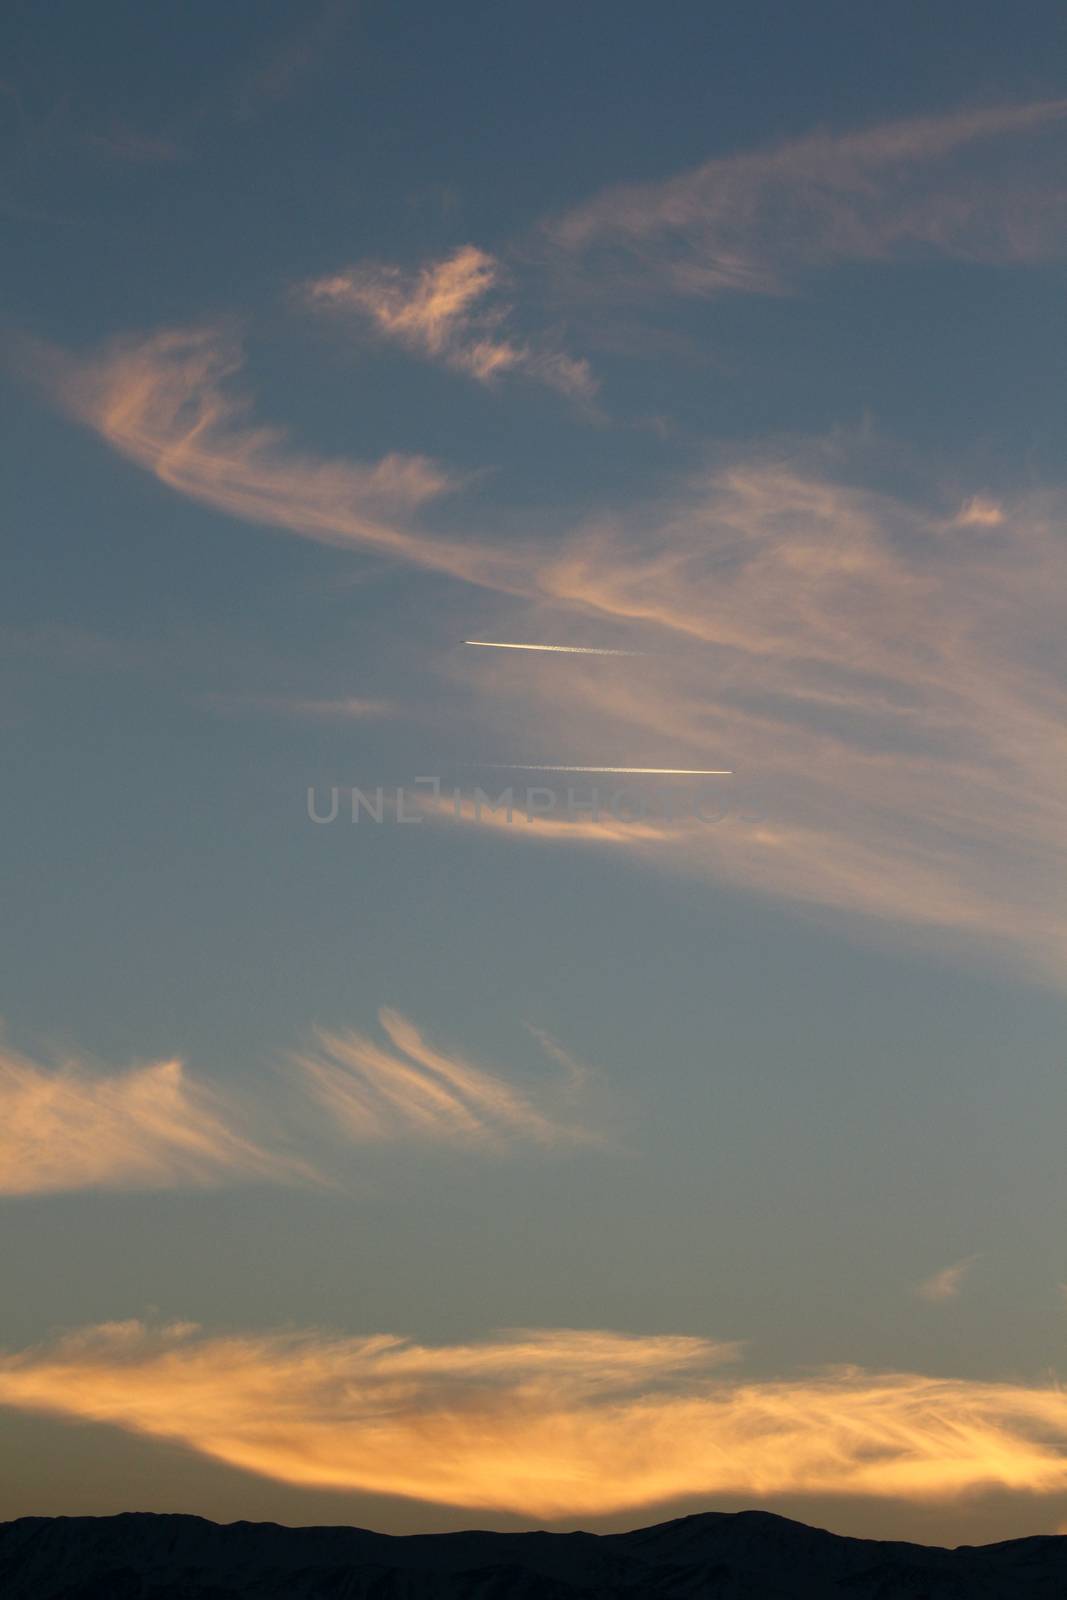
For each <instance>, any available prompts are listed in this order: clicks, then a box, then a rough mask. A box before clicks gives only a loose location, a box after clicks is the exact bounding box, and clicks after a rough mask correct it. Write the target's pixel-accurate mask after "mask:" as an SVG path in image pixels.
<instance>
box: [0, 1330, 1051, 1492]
mask: <svg viewBox="0 0 1067 1600" xmlns="http://www.w3.org/2000/svg"><path fill="white" fill-rule="evenodd" d="M738 1354H739V1348H738V1346H737V1345H735V1344H715V1343H712V1342H710V1341H707V1340H703V1339H695V1338H684V1337H676V1336H656V1337H641V1336H634V1335H626V1334H620V1333H614V1332H607V1331H596V1332H589V1331H579V1330H567V1329H548V1330H545V1329H533V1330H518V1331H514V1332H510V1333H504V1334H501V1335H497V1336H496V1337H494V1338H491V1339H488V1340H485V1341H482V1342H475V1343H469V1344H458V1345H446V1346H426V1345H419V1344H415V1343H412V1342H410V1341H408V1340H405V1339H401V1338H397V1337H394V1336H392V1335H388V1334H379V1335H373V1336H370V1337H367V1338H344V1337H338V1336H329V1335H325V1334H322V1333H318V1332H308V1333H293V1332H289V1333H259V1334H249V1335H238V1336H230V1337H209V1336H205V1335H203V1334H201V1333H199V1332H198V1331H197V1330H196V1329H195V1327H193V1326H192V1325H190V1324H185V1325H177V1326H174V1327H171V1328H164V1329H160V1330H158V1331H153V1330H150V1329H148V1328H145V1327H144V1326H142V1325H141V1324H139V1323H136V1322H133V1323H118V1324H108V1325H105V1326H103V1327H96V1328H90V1329H86V1330H83V1331H81V1332H79V1333H77V1334H74V1335H70V1336H68V1337H67V1338H66V1339H64V1340H60V1341H58V1342H56V1343H54V1344H51V1345H45V1346H39V1347H35V1348H31V1349H29V1350H25V1351H22V1352H20V1353H16V1354H9V1355H5V1356H3V1357H2V1358H0V1404H4V1405H8V1406H13V1407H16V1408H19V1409H22V1410H28V1411H40V1412H47V1413H51V1414H53V1415H58V1416H62V1417H68V1418H71V1419H77V1420H81V1421H93V1422H97V1423H110V1424H112V1425H114V1426H117V1427H120V1428H123V1429H126V1430H128V1431H130V1432H132V1433H136V1434H140V1435H144V1436H148V1437H152V1438H160V1439H166V1440H170V1441H174V1442H179V1443H182V1444H184V1445H186V1446H188V1447H189V1448H191V1449H193V1450H196V1451H199V1452H200V1453H201V1454H203V1455H205V1456H209V1457H212V1458H213V1459H216V1460H219V1461H224V1462H226V1463H228V1464H229V1465H231V1466H234V1467H238V1468H242V1469H244V1470H246V1471H249V1472H254V1473H258V1474H260V1475H262V1476H265V1477H269V1478H273V1479H276V1480H278V1481H281V1482H285V1483H290V1484H295V1485H300V1486H304V1487H318V1488H332V1489H346V1490H358V1491H363V1492H370V1493H376V1494H392V1495H402V1496H407V1497H410V1498H414V1499H418V1500H427V1501H437V1502H441V1503H445V1504H449V1505H454V1506H462V1507H468V1508H475V1507H477V1508H486V1509H493V1510H497V1511H507V1512H513V1513H515V1514H517V1515H522V1516H533V1517H543V1518H552V1517H563V1516H567V1517H571V1516H576V1515H577V1516H589V1515H604V1514H608V1513H611V1512H618V1511H621V1510H631V1509H636V1508H639V1507H645V1506H651V1505H656V1504H658V1503H663V1502H667V1501H671V1500H679V1499H683V1498H689V1497H697V1496H699V1497H702V1498H707V1497H710V1496H716V1495H718V1496H721V1495H726V1494H730V1495H741V1494H743V1495H746V1496H752V1497H755V1498H758V1499H765V1498H767V1497H769V1496H772V1495H780V1494H812V1495H815V1494H842V1495H856V1496H868V1497H882V1496H884V1497H892V1498H896V1499H899V1498H904V1499H911V1500H916V1501H920V1502H929V1501H931V1500H942V1499H945V1500H947V1499H952V1498H957V1497H961V1496H965V1495H968V1494H973V1493H978V1492H982V1491H988V1490H990V1489H994V1488H1001V1489H1008V1490H1013V1491H1016V1492H1020V1493H1023V1494H1030V1495H1033V1496H1039V1495H1042V1494H1052V1493H1055V1492H1062V1491H1063V1489H1064V1488H1065V1487H1067V1448H1065V1441H1067V1396H1065V1395H1063V1394H1062V1393H1061V1392H1060V1391H1059V1390H1058V1389H1057V1388H1055V1387H1054V1386H1048V1387H1044V1386H1039V1385H1031V1384H1026V1383H1021V1382H993V1381H982V1380H975V1379H957V1378H931V1377H926V1376H923V1375H920V1374H914V1373H867V1372H864V1371H862V1370H861V1369H858V1368H855V1367H850V1368H843V1369H834V1370H832V1371H828V1372H825V1373H821V1374H814V1375H806V1376H802V1377H797V1378H783V1379H763V1380H760V1379H754V1380H745V1379H743V1378H739V1377H732V1378H727V1377H724V1376H722V1375H719V1374H717V1373H716V1371H715V1369H716V1368H717V1367H720V1366H721V1365H722V1364H723V1362H725V1361H731V1360H734V1359H736V1357H737V1356H738Z"/></svg>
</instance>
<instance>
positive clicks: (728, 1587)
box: [0, 1511, 1067, 1600]
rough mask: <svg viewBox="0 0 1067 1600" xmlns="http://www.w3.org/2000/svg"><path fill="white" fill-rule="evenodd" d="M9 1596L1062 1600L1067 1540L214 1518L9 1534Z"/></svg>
mask: <svg viewBox="0 0 1067 1600" xmlns="http://www.w3.org/2000/svg"><path fill="white" fill-rule="evenodd" d="M0 1593H2V1594H3V1596H4V1597H5V1600H372V1597H373V1600H697V1597H699V1600H830V1597H832V1596H834V1595H840V1596H842V1597H844V1596H848V1597H850V1600H1053V1597H1055V1600H1063V1596H1064V1595H1067V1538H1057V1537H1051V1536H1035V1537H1032V1538H1027V1539H1012V1540H1009V1541H1008V1542H1007V1543H1004V1544H995V1545H984V1546H972V1545H963V1546H961V1547H960V1548H959V1549H957V1550H946V1549H942V1548H940V1547H936V1546H935V1547H928V1546H925V1545H916V1544H905V1543H895V1542H887V1541H881V1540H874V1539H849V1538H844V1537H841V1536H840V1535H838V1534H833V1533H828V1532H827V1531H826V1530H825V1529H822V1528H810V1527H808V1526H807V1525H806V1524H805V1523H802V1522H793V1521H790V1520H789V1518H787V1517H779V1516H775V1515H774V1514H773V1513H771V1512H767V1511H741V1512H714V1511H710V1512H700V1513H697V1514H695V1515H692V1516H686V1517H677V1518H674V1519H673V1520H671V1521H669V1522H661V1523H657V1524H654V1525H653V1526H651V1527H648V1528H637V1529H634V1530H633V1531H632V1532H630V1533H616V1534H600V1535H597V1534H591V1533H581V1532H579V1533H545V1532H536V1533H534V1532H531V1533H490V1532H478V1531H471V1532H460V1533H446V1534H415V1535H408V1536H405V1537H395V1536H392V1535H389V1534H382V1533H374V1532H371V1531H369V1530H368V1529H364V1528H345V1527H323V1528H286V1527H282V1526H280V1525H279V1524H277V1523H271V1522H263V1523H256V1522H234V1523H230V1524H228V1525H225V1526H220V1525H219V1524H217V1523H214V1522H209V1521H207V1520H206V1519H205V1518H203V1517H192V1516H182V1515H170V1514H165V1513H155V1512H125V1513H123V1514H121V1515H119V1516H114V1517H22V1518H20V1519H19V1520H18V1521H16V1522H8V1523H4V1524H0Z"/></svg>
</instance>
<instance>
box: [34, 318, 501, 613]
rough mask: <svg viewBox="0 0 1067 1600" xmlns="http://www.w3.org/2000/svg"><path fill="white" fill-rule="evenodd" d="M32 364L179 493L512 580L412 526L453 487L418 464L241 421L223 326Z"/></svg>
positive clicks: (473, 553) (305, 531)
mask: <svg viewBox="0 0 1067 1600" xmlns="http://www.w3.org/2000/svg"><path fill="white" fill-rule="evenodd" d="M28 360H29V363H30V365H31V367H32V369H33V370H34V371H35V373H36V376H37V377H38V379H39V381H40V382H41V383H43V384H44V385H45V387H46V388H47V390H48V391H49V392H50V393H51V394H52V396H53V397H54V399H55V400H56V401H57V402H58V403H59V404H60V406H62V408H63V409H65V410H66V411H67V412H68V413H70V414H71V415H72V416H73V417H75V418H76V419H77V420H78V421H80V422H82V423H83V424H85V425H86V426H87V427H89V428H91V429H93V430H94V431H95V432H96V433H98V434H99V435H100V436H101V437H102V438H103V439H104V440H105V441H106V443H107V444H109V445H110V446H111V448H112V449H114V450H116V451H117V452H118V453H119V454H120V455H123V456H125V457H127V458H128V459H129V460H132V461H134V462H136V463H137V465H138V466H141V467H143V468H145V469H146V470H147V471H149V472H152V473H154V474H155V476H156V477H157V478H159V479H160V481H161V482H163V483H165V484H167V485H168V486H169V487H170V488H172V489H174V490H176V491H177V492H178V493H179V494H184V495H187V496H188V497H189V498H191V499H193V500H196V501H199V502H200V503H202V504H204V505H209V506H212V507H214V508H215V509H216V510H219V511H224V512H226V513H227V514H228V515H230V516H234V517H239V518H241V519H242V520H244V521H248V522H255V523H259V524H261V525H263V526H266V527H275V528H284V529H286V530H287V531H288V532H290V533H295V534H299V535H300V536H301V537H303V538H307V539H313V540H316V541H318V542H319V543H321V544H329V545H338V546H343V547H346V548H349V549H362V550H372V551H376V552H379V553H381V554H385V555H390V556H393V557H394V558H396V559H397V560H400V561H405V562H409V563H411V564H412V565H414V566H418V567H424V568H429V569H431V570H433V571H437V572H446V573H450V574H452V575H454V576H457V577H465V578H467V579H468V580H469V581H471V582H474V583H485V584H488V585H489V586H491V587H502V588H505V589H507V588H509V587H511V585H512V583H513V582H514V581H515V580H514V571H515V569H516V568H517V567H521V564H522V563H521V559H520V558H517V557H508V556H507V555H505V554H504V553H502V552H499V551H495V550H491V549H486V548H483V547H479V546H478V545H477V544H476V543H474V542H473V541H471V542H460V541H455V540H448V539H443V538H434V537H433V536H431V535H428V534H424V533H421V532H419V531H417V529H416V528H415V527H414V526H413V525H412V520H411V519H412V516H413V514H414V513H415V512H416V511H417V510H418V509H419V508H420V507H422V506H423V505H425V504H426V503H427V502H428V501H430V500H433V499H436V498H437V497H439V496H441V495H443V494H447V493H449V492H451V491H453V490H455V489H456V488H457V487H458V484H457V480H456V479H455V478H454V477H452V476H451V475H450V474H449V473H448V472H447V471H445V470H444V469H443V468H441V467H440V466H438V465H436V464H435V463H434V462H432V461H430V460H428V459H427V458H426V457H425V456H418V455H401V454H391V455H387V456H385V457H383V458H382V459H381V460H380V461H378V462H375V463H374V464H373V465H362V464H359V463H356V462H351V461H330V460H324V459H322V458H319V457H314V456H308V455H302V454H300V453H299V452H298V451H296V450H294V449H293V448H292V447H291V446H290V444H289V442H288V440H287V438H286V436H285V434H284V432H283V431H282V430H280V429H278V428H269V427H264V426H262V425H261V424H256V423H250V422H248V421H247V420H246V418H247V412H248V403H247V401H246V400H245V399H244V398H243V397H242V396H241V395H239V394H238V393H236V392H235V391H234V389H233V387H232V380H233V378H234V377H235V376H236V374H237V373H238V372H239V371H240V368H241V366H242V354H241V350H240V346H239V344H238V343H237V342H236V341H235V340H234V339H233V338H232V337H230V336H229V335H228V334H226V333H225V332H223V331H221V330H220V329H218V328H185V329H178V330H170V331H167V332H162V333H156V334H153V335H150V336H149V337H147V338H144V339H140V340H122V341H117V342H115V343H113V344H112V345H110V346H109V347H108V348H106V349H105V350H104V351H103V352H102V353H100V354H99V355H97V356H94V357H89V358H87V359H85V360H76V359H74V358H71V357H69V356H67V355H66V354H64V353H63V352H60V351H57V350H55V349H51V348H41V347H37V348H35V349H33V350H31V351H30V354H29V357H28Z"/></svg>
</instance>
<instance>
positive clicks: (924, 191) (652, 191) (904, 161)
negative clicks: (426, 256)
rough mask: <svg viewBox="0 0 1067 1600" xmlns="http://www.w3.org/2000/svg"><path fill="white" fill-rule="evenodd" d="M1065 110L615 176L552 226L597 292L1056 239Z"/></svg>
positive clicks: (1001, 253)
mask: <svg viewBox="0 0 1067 1600" xmlns="http://www.w3.org/2000/svg"><path fill="white" fill-rule="evenodd" d="M1065 119H1067V101H1064V100H1051V101H1038V102H1033V103H1029V104H1022V105H1006V106H999V107H998V106H992V107H987V108H982V109H978V110H971V111H958V112H954V113H951V114H949V115H944V116H931V117H921V118H913V119H910V120H908V121H901V122H890V123H883V124H880V125H877V126H875V127H872V128H868V129H863V130H860V131H856V132H850V133H844V134H830V133H817V134H812V135H809V136H808V137H806V138H799V139H795V140H792V141H790V142H788V143H786V144H782V145H778V146H775V147H772V148H770V149H766V150H754V151H742V152H740V153H739V154H733V155H726V156H721V157H718V158H716V159H715V160H712V161H708V162H705V163H704V164H703V165H702V166H699V167H696V168H694V169H692V170H691V171H689V172H684V173H682V174H680V175H678V176H676V177H672V178H668V179H665V180H663V181H660V182H651V183H640V184H626V185H620V186H618V187H615V188H611V189H608V190H606V191H605V192H603V193H602V194H599V195H596V196H594V198H593V199H591V200H589V201H586V202H584V203H583V204H580V205H578V206H576V207H574V208H573V209H572V210H571V211H569V212H568V213H566V214H565V215H564V216H562V217H560V218H558V219H555V220H554V221H552V222H551V223H549V224H548V225H547V229H546V237H547V238H548V240H549V241H550V243H551V245H552V247H553V249H554V250H556V251H558V252H560V254H561V256H562V258H564V259H566V258H569V259H570V260H571V261H572V262H575V261H579V260H582V259H584V260H585V261H586V262H587V264H588V267H589V270H590V283H591V284H592V282H593V281H595V286H596V288H595V292H596V293H597V294H598V295H603V294H604V293H606V292H610V291H612V290H615V291H619V290H623V291H626V290H629V291H632V292H634V293H642V294H644V293H647V292H649V291H654V290H667V291H669V292H672V293H677V294H686V295H715V294H721V293H724V292H727V291H741V292H744V293H748V294H778V293H781V292H783V291H784V290H785V289H786V288H787V287H788V286H789V284H790V283H791V282H792V281H793V280H794V279H795V278H796V276H797V275H798V274H800V273H802V272H804V271H806V270H810V269H813V268H817V267H827V266H832V265H834V264H835V263H839V262H846V261H874V260H884V259H889V258H892V257H898V256H901V255H905V254H907V253H909V252H923V251H933V252H936V253H942V254H946V255H949V256H954V257H957V258H960V259H965V260H974V261H1008V262H1021V261H1032V260H1037V259H1041V258H1043V257H1046V256H1050V255H1059V254H1061V253H1062V251H1063V249H1064V247H1065V245H1067V184H1065V183H1064V181H1063V176H1062V172H1063V148H1064V147H1063V135H1064V123H1065ZM978 151H980V152H981V154H982V156H983V161H982V163H981V165H976V164H974V163H973V162H972V160H971V157H972V156H973V155H974V154H975V153H976V152H978Z"/></svg>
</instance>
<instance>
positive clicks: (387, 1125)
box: [295, 1010, 593, 1149]
mask: <svg viewBox="0 0 1067 1600" xmlns="http://www.w3.org/2000/svg"><path fill="white" fill-rule="evenodd" d="M380 1020H381V1024H382V1028H383V1030H384V1032H385V1035H386V1037H387V1039H388V1041H389V1045H390V1046H391V1048H383V1047H382V1046H381V1045H378V1044H376V1043H375V1041H374V1040H373V1039H370V1038H368V1037H367V1036H366V1035H365V1034H361V1033H356V1032H354V1031H349V1032H346V1033H343V1034H338V1033H327V1032H324V1031H321V1030H320V1031H319V1033H318V1035H317V1048H316V1049H315V1050H314V1051H313V1052H308V1053H304V1054H302V1055H299V1056H297V1057H296V1058H295V1059H296V1066H297V1069H298V1071H299V1073H300V1075H301V1076H302V1078H303V1080H304V1083H305V1086H306V1088H307V1090H308V1092H309V1093H310V1094H311V1095H312V1096H313V1097H314V1098H315V1099H316V1100H318V1102H319V1103H320V1104H321V1105H323V1106H324V1107H325V1108H326V1109H327V1110H328V1111H329V1112H330V1114H331V1117H332V1119H334V1121H335V1125H336V1126H337V1127H338V1128H339V1129H340V1130H341V1131H343V1132H344V1133H345V1134H347V1135H348V1137H349V1138H351V1139H353V1140H356V1141H357V1142H371V1143H378V1142H387V1141H393V1140H422V1141H430V1142H434V1143H445V1144H453V1143H458V1144H475V1145H484V1146H488V1147H491V1148H494V1149H501V1148H507V1147H509V1146H510V1145H512V1144H513V1143H516V1142H521V1141H532V1142H534V1143H536V1144H542V1145H545V1144H547V1145H553V1144H560V1143H573V1142H575V1141H577V1142H580V1143H581V1142H587V1141H589V1140H590V1139H591V1138H592V1137H593V1136H592V1135H591V1134H590V1133H588V1132H586V1131H585V1130H584V1129H583V1128H582V1126H581V1124H580V1123H579V1122H578V1121H577V1120H572V1116H573V1108H571V1114H570V1115H568V1104H567V1101H568V1097H569V1096H570V1094H571V1092H572V1091H573V1089H574V1088H575V1086H576V1085H575V1073H574V1072H573V1071H572V1070H570V1069H568V1081H567V1083H566V1084H565V1085H564V1092H563V1093H562V1094H561V1093H560V1090H559V1087H558V1086H557V1085H555V1084H550V1085H549V1086H548V1087H547V1088H546V1089H544V1090H542V1092H541V1094H540V1095H539V1096H538V1099H539V1101H540V1102H541V1103H540V1104H537V1103H535V1101H534V1099H533V1098H531V1096H529V1095H527V1094H523V1093H522V1092H521V1091H520V1090H518V1089H516V1088H514V1087H513V1086H512V1085H510V1084H508V1083H507V1082H505V1080H504V1079H503V1078H500V1077H498V1076H496V1075H495V1074H493V1073H490V1072H487V1071H485V1069H484V1068H482V1067H477V1066H475V1065H473V1063H471V1062H470V1061H467V1060H464V1058H463V1057H462V1056H458V1055H456V1054H454V1053H451V1054H445V1053H444V1052H442V1051H440V1050H437V1049H435V1048H433V1046H431V1045H429V1044H428V1043H427V1042H426V1040H425V1039H424V1038H423V1036H422V1034H421V1033H420V1031H419V1030H418V1028H416V1027H415V1026H414V1024H413V1023H411V1022H409V1021H408V1020H407V1018H405V1017H402V1016H400V1015H399V1013H397V1012H395V1011H390V1010H383V1011H382V1012H381V1013H380ZM554 1059H556V1060H557V1061H558V1060H559V1057H558V1056H556V1057H555V1058H554ZM552 1103H554V1104H555V1108H556V1109H555V1111H554V1112H553V1111H551V1110H550V1109H549V1106H550V1104H552Z"/></svg>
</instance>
